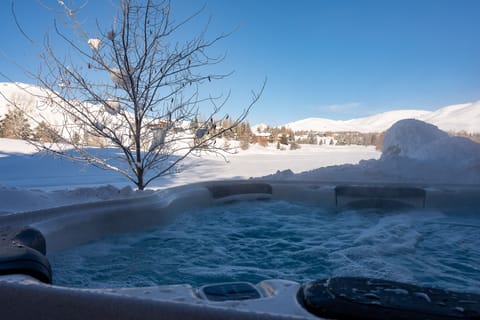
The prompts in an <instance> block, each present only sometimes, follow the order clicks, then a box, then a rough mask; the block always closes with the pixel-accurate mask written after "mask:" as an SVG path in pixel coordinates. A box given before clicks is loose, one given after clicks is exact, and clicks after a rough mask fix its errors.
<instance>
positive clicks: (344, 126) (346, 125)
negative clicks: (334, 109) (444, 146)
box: [285, 101, 480, 133]
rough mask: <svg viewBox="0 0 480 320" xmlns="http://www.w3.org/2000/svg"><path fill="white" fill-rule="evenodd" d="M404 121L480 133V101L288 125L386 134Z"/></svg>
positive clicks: (313, 128)
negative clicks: (434, 109)
mask: <svg viewBox="0 0 480 320" xmlns="http://www.w3.org/2000/svg"><path fill="white" fill-rule="evenodd" d="M402 119H418V120H422V121H425V122H428V123H431V124H433V125H435V126H437V127H438V128H440V129H442V130H444V131H454V132H460V131H466V132H468V133H480V101H477V102H472V103H465V104H458V105H452V106H447V107H444V108H441V109H438V110H436V111H425V110H395V111H388V112H384V113H380V114H376V115H373V116H370V117H365V118H358V119H352V120H330V119H323V118H307V119H303V120H299V121H295V122H290V123H287V124H285V127H287V128H290V129H292V130H294V131H300V130H306V131H320V132H325V131H331V132H340V131H358V132H365V133H366V132H383V131H385V130H387V129H388V128H390V127H391V126H392V125H393V124H394V123H395V122H397V121H399V120H402Z"/></svg>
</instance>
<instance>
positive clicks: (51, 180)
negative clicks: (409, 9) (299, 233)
mask: <svg viewBox="0 0 480 320" xmlns="http://www.w3.org/2000/svg"><path fill="white" fill-rule="evenodd" d="M19 86H21V84H11V83H8V84H5V83H3V84H2V83H0V91H2V93H3V94H4V95H5V96H6V97H7V99H12V100H15V101H16V102H17V103H20V104H22V105H25V106H30V107H33V106H34V105H35V103H36V102H35V101H36V100H35V99H33V98H32V96H31V95H28V94H26V93H25V92H24V91H21V90H20V91H19ZM29 90H30V91H34V92H35V95H37V96H40V97H45V94H46V93H45V91H42V90H41V89H39V88H37V87H33V86H32V87H30V89H29ZM1 99H2V97H1V96H0V100H1ZM7 104H8V103H5V101H3V103H2V101H0V116H1V115H3V114H4V113H5V112H6V111H5V107H6V106H7ZM46 113H47V112H43V116H46ZM412 115H414V117H413V118H425V119H429V120H430V122H432V123H440V124H441V126H442V127H444V128H447V129H445V130H452V128H454V129H455V131H459V129H462V130H465V131H471V132H478V130H479V128H480V127H478V123H480V118H479V116H480V102H476V103H470V104H463V105H455V106H449V107H446V108H442V109H440V110H438V111H436V112H429V111H419V110H416V111H405V110H404V111H392V112H387V113H384V114H380V115H377V116H374V117H369V118H363V119H355V120H349V121H343V122H339V121H334V120H328V121H324V122H323V124H322V125H321V126H320V127H319V126H318V124H315V126H316V127H315V128H316V129H317V130H327V129H328V130H336V131H338V130H341V129H346V128H348V130H357V131H364V130H366V128H368V130H367V131H372V130H380V129H382V128H384V127H385V126H387V125H389V126H391V128H390V129H389V130H388V131H387V132H386V134H385V137H384V143H383V149H382V153H380V152H378V151H376V150H375V148H374V147H364V146H329V145H321V146H320V145H302V148H301V149H299V150H277V149H276V147H275V144H271V145H270V146H269V147H266V148H264V147H261V146H259V145H252V146H251V147H250V148H249V149H248V150H245V151H244V150H239V152H238V153H236V154H231V155H227V159H228V162H226V161H225V160H224V159H223V158H222V157H219V156H213V155H203V156H202V157H191V158H188V159H186V161H184V162H183V163H182V164H181V165H180V166H179V168H178V169H179V170H178V172H176V173H174V174H172V175H170V176H165V177H162V178H161V179H159V180H157V181H155V183H154V184H152V185H150V188H151V190H155V189H159V188H168V187H171V186H175V185H182V184H189V183H193V182H198V181H206V180H222V179H248V178H251V177H257V178H258V179H273V180H279V179H282V180H306V181H318V182H335V183H338V182H362V183H377V182H382V183H414V184H469V185H471V184H475V185H480V145H479V144H477V143H474V142H472V141H471V140H468V139H466V138H460V137H451V136H449V135H448V134H447V133H446V132H444V131H442V130H440V129H439V128H438V127H436V126H435V125H432V124H428V123H425V122H423V121H420V120H414V119H406V120H401V121H398V122H397V118H399V117H400V118H402V117H407V116H412ZM452 119H453V120H452ZM315 121H316V120H315ZM315 121H314V120H312V121H311V123H316V122H315ZM308 123H309V120H308V119H307V120H304V122H303V123H300V122H299V123H298V125H299V126H301V127H302V128H303V129H308V126H307V124H308ZM329 126H330V127H329ZM319 128H320V129H319ZM362 128H363V129H362ZM360 129H361V130H360ZM385 129H386V128H385ZM382 130H383V129H382ZM97 152H101V153H102V154H103V153H104V154H105V155H106V156H108V155H109V156H114V154H115V153H117V152H118V150H115V149H98V151H97ZM0 172H1V176H0V214H8V213H14V212H20V211H30V210H37V209H43V208H50V207H56V206H63V205H69V204H75V203H82V202H92V201H98V200H107V199H119V198H126V197H135V196H138V195H141V194H145V193H144V192H139V191H135V190H134V189H132V184H131V183H130V182H129V181H127V180H126V179H125V178H123V177H122V176H120V175H119V174H116V173H114V172H111V171H104V170H101V169H98V168H95V167H91V166H88V165H84V164H79V163H75V162H71V161H69V160H66V159H61V158H58V157H55V156H52V155H48V154H43V153H37V152H36V151H35V149H34V148H33V147H32V146H31V145H29V144H28V143H26V142H24V141H20V140H9V139H0ZM151 190H150V192H151Z"/></svg>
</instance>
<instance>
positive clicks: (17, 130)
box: [0, 109, 32, 140]
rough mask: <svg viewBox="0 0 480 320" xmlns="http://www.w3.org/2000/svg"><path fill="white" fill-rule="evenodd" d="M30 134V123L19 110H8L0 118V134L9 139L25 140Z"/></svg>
mask: <svg viewBox="0 0 480 320" xmlns="http://www.w3.org/2000/svg"><path fill="white" fill-rule="evenodd" d="M31 135H32V129H30V124H29V123H28V120H27V118H26V117H25V115H24V113H23V111H21V110H17V109H14V110H10V111H8V113H7V114H6V115H5V118H4V119H2V120H0V136H1V137H4V138H10V139H23V140H27V139H28V138H30V136H31Z"/></svg>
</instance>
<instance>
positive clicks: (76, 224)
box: [0, 180, 480, 319]
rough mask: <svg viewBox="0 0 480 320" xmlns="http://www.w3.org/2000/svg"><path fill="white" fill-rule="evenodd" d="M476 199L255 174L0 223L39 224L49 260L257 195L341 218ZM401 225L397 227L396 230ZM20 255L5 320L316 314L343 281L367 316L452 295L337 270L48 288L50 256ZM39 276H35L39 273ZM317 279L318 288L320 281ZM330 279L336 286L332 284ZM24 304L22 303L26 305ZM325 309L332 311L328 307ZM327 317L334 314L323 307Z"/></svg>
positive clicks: (439, 189) (436, 189)
mask: <svg viewBox="0 0 480 320" xmlns="http://www.w3.org/2000/svg"><path fill="white" fill-rule="evenodd" d="M479 196H480V188H476V187H468V186H419V185H417V186H407V185H352V184H346V185H334V184H315V183H311V182H282V181H274V182H273V181H270V182H269V181H262V182H258V181H253V180H251V181H233V182H208V183H198V184H193V185H188V186H182V187H176V188H171V189H168V190H163V191H159V192H157V193H155V194H153V195H149V196H146V197H143V198H137V199H133V200H132V199H128V200H121V201H105V202H99V203H90V204H84V205H75V206H70V207H62V208H55V209H50V210H41V211H36V212H27V213H19V214H15V215H10V216H7V217H5V218H4V219H3V221H2V226H3V227H6V226H9V228H11V230H12V228H13V230H14V228H15V227H22V226H26V225H28V226H30V227H31V228H33V229H34V230H38V231H39V232H40V233H41V234H42V235H43V236H44V238H45V240H46V248H47V250H48V254H47V257H55V256H56V255H58V254H62V252H66V251H68V250H69V248H73V247H78V246H79V245H82V244H84V243H87V242H90V241H92V240H95V239H100V238H104V237H108V236H112V235H116V234H122V233H127V232H128V233H131V232H135V231H140V230H142V229H146V228H150V227H152V226H153V225H164V224H169V223H170V222H171V221H173V220H174V219H175V218H176V217H177V216H178V215H179V214H180V213H183V212H187V211H190V212H191V211H192V210H197V209H199V208H207V207H212V206H216V205H220V204H222V205H223V204H225V203H230V202H235V201H249V202H248V205H252V206H255V203H256V202H254V201H259V200H267V201H287V202H295V203H305V204H307V205H308V206H313V207H314V206H317V205H318V206H320V205H321V206H322V208H326V209H328V210H330V211H331V212H336V211H342V212H345V211H347V213H346V214H348V210H369V209H381V210H383V211H385V212H387V214H388V212H390V211H392V212H393V211H395V212H398V210H405V209H407V208H409V209H414V211H413V212H416V211H415V210H438V209H440V210H443V211H445V210H446V211H452V210H453V211H462V212H463V211H465V210H467V211H472V212H474V214H477V213H479V209H478V208H480V197H479ZM342 214H345V213H342ZM387 219H388V218H387ZM479 221H480V219H479ZM392 223H395V221H393V222H392ZM477 225H480V223H477ZM405 231H406V230H400V232H405ZM367 233H368V232H367ZM367 233H365V234H364V236H363V237H364V238H363V239H362V241H367V242H368V241H370V240H371V239H368V234H367ZM13 238H15V236H13ZM33 238H35V237H33ZM365 238H366V240H365ZM15 239H16V240H15V241H16V242H15V243H16V244H17V245H18V244H19V243H20V242H21V243H23V242H27V246H28V244H31V243H34V245H33V246H34V247H35V248H34V249H35V250H36V251H39V252H40V253H41V252H42V248H41V245H39V244H38V241H37V240H38V239H37V240H35V241H36V242H35V241H33V240H32V236H30V237H26V236H25V235H23V236H22V237H17V238H15ZM19 239H20V240H19ZM7 240H8V239H7ZM7 240H6V241H7ZM22 241H23V242H22ZM32 241H33V242H32ZM373 241H378V239H373ZM20 245H22V244H20ZM38 246H40V247H38ZM389 246H390V245H389ZM390 247H391V246H390ZM37 249H38V250H37ZM25 259H27V260H28V259H30V260H29V264H27V265H29V266H30V265H32V263H33V265H34V267H33V269H34V270H35V272H26V271H25V270H27V269H29V268H28V267H24V266H25V265H26V262H25V261H24V262H23V264H21V265H22V268H17V269H18V270H17V271H15V266H13V267H12V268H10V269H12V270H14V271H8V270H9V269H8V268H7V267H5V268H4V270H7V271H4V272H3V273H4V274H6V275H4V276H3V277H2V280H3V284H2V286H0V290H3V292H2V293H0V296H1V297H2V298H1V299H2V300H3V301H2V305H4V306H5V307H6V309H5V308H4V309H5V310H6V311H5V312H7V313H6V314H11V315H12V316H19V317H28V316H29V315H32V316H33V315H36V316H37V317H38V315H44V316H45V318H50V319H51V318H55V317H56V318H64V317H65V315H66V314H68V315H69V317H71V316H72V315H73V317H78V318H85V317H87V316H88V317H90V318H91V317H94V318H95V317H96V318H129V317H134V318H135V317H138V318H143V319H144V318H148V317H160V316H162V317H165V318H225V317H231V318H266V319H270V318H272V319H273V318H297V317H300V318H316V316H315V315H322V313H318V312H317V309H322V307H318V304H317V302H318V301H317V300H318V299H317V300H315V299H316V298H318V296H319V294H323V293H322V292H320V293H319V290H318V288H326V287H329V286H330V285H331V286H332V288H331V289H329V291H328V292H329V293H328V294H327V296H331V295H332V292H334V291H335V292H337V291H338V292H340V293H339V294H338V296H339V297H346V296H348V294H347V293H346V292H345V291H342V290H343V289H341V288H345V286H346V285H347V286H348V284H351V285H352V288H351V290H353V289H355V290H357V291H358V290H360V289H359V288H360V287H362V286H367V287H366V289H364V292H363V293H362V294H363V295H362V296H361V297H363V299H364V300H365V297H370V298H368V299H370V300H368V299H367V300H368V301H367V302H365V301H363V300H362V298H360V299H359V300H358V299H357V300H356V299H353V300H352V301H359V303H358V305H359V306H360V307H361V308H360V309H359V310H363V311H355V312H360V313H362V314H365V313H372V312H374V313H376V314H378V315H379V317H380V318H381V315H382V313H381V310H380V311H379V310H378V309H368V308H367V309H366V308H365V306H369V307H370V308H374V307H377V308H378V306H381V305H388V304H389V303H391V301H390V302H389V301H385V300H381V299H383V298H382V297H384V296H385V297H387V296H388V295H392V294H393V295H402V294H403V295H402V297H404V298H405V297H406V296H408V294H405V292H407V293H408V292H417V293H418V294H416V295H412V297H411V298H413V299H417V300H418V299H420V301H422V300H423V301H426V303H429V304H432V299H444V298H445V297H446V296H448V297H449V299H453V298H452V297H451V296H450V294H451V293H450V292H443V291H442V292H437V291H435V290H436V289H431V290H434V291H428V292H427V291H425V290H427V289H422V288H421V287H416V286H415V285H411V284H403V283H401V282H388V280H389V279H385V278H386V276H382V278H383V279H384V280H385V281H386V282H383V283H382V284H379V283H378V281H380V280H376V281H377V282H372V283H373V286H374V288H373V289H372V290H373V291H371V290H370V289H371V288H368V286H369V284H370V282H368V281H370V280H371V278H370V277H363V278H356V277H354V278H351V277H352V276H358V274H351V275H348V274H345V275H344V274H340V276H343V277H336V278H335V279H334V280H332V281H328V282H327V281H326V280H325V281H324V280H321V281H320V280H319V281H316V282H315V281H306V282H303V279H302V278H301V277H300V278H296V279H274V278H273V279H263V280H261V281H259V282H250V281H248V280H249V279H248V278H247V279H236V281H229V282H226V283H205V284H203V285H201V284H195V285H192V284H190V283H178V284H168V285H165V284H164V285H156V286H155V285H149V286H148V287H136V286H133V287H122V286H119V287H116V288H111V287H110V288H107V287H105V288H73V287H70V286H58V285H55V281H54V284H53V285H51V284H46V283H48V282H49V277H50V280H51V277H52V275H49V274H48V267H49V262H48V260H44V258H42V257H41V255H40V258H30V257H27V258H25ZM45 259H48V258H45ZM34 260H35V261H34ZM32 261H34V262H32ZM479 262H480V261H479ZM54 266H55V264H54ZM477 266H478V265H477ZM37 269H38V270H37ZM476 270H477V271H478V274H479V275H478V281H480V270H479V269H476ZM27 271H28V270H27ZM474 272H475V271H474ZM52 273H53V279H55V273H56V271H55V268H53V271H52ZM39 274H40V276H38V275H39ZM42 274H43V276H42ZM394 278H395V277H394ZM298 279H302V281H298ZM365 279H370V280H365ZM363 280H365V281H363ZM390 280H391V279H390ZM394 280H398V279H394ZM322 281H323V282H322ZM319 283H320V284H321V285H318V284H319ZM334 285H335V286H336V287H335V288H336V289H333V286H334ZM354 287H356V288H354ZM312 288H313V289H312ZM338 288H340V289H338ZM379 288H380V289H382V290H383V291H382V292H383V293H382V294H379V293H378V290H380V289H379ZM453 289H456V288H455V287H454V288H453ZM375 290H376V291H375ZM422 290H423V291H422ZM429 290H430V289H429ZM357 291H355V292H354V291H352V292H351V293H352V295H353V296H356V295H358V294H357ZM456 291H458V290H456ZM467 291H468V290H467ZM312 292H314V295H313V301H314V302H312V299H310V298H312ZM372 292H374V293H372ZM7 293H8V294H7ZM422 293H423V295H422ZM465 294H466V295H467V296H466V297H467V298H468V299H470V300H468V299H466V298H465V297H463V296H462V299H463V300H468V301H477V302H478V300H475V299H478V292H466V293H465ZM305 297H306V298H305ZM374 297H377V298H378V299H376V298H374ZM439 297H440V298H439ZM441 297H443V298H441ZM309 299H310V300H309ZM397 300H398V299H397ZM417 300H408V299H406V300H405V299H404V302H403V304H404V305H415V304H418V305H420V304H419V302H418V301H417ZM428 300H430V301H428ZM460 300H461V299H460ZM460 300H458V299H457V300H452V301H454V302H455V303H456V304H457V305H456V306H454V307H453V311H451V310H450V309H451V308H450V309H449V310H450V311H449V312H450V315H453V316H455V317H460V318H461V317H465V316H469V315H471V314H470V313H469V312H478V306H476V305H475V304H472V303H467V304H466V305H464V304H461V303H460V302H459V301H460ZM463 300H462V301H463ZM322 301H323V300H322ZM348 301H350V300H348ZM412 301H417V302H412ZM439 301H440V300H439ZM433 302H435V301H433ZM322 303H326V302H322ZM328 303H331V301H328ZM328 303H327V304H328ZM335 303H336V302H335ZM354 304H355V303H354ZM26 305H28V307H25V306H26ZM337 305H338V304H337ZM418 305H417V307H418ZM471 305H473V306H474V307H471ZM422 306H423V305H422ZM446 306H447V307H449V306H450V304H446ZM397 307H398V308H401V306H400V305H396V308H397ZM329 308H330V309H335V308H332V307H331V306H330V307H329ZM345 308H349V309H351V310H354V307H353V304H347V305H346V306H345ZM362 308H363V309H362ZM421 308H424V307H421ZM421 308H420V309H421ZM442 308H443V307H442ZM445 308H446V307H445ZM455 308H457V309H455ZM472 308H473V309H472ZM475 308H477V309H475ZM340 309H342V308H340ZM424 309H425V308H424ZM424 309H422V310H424ZM307 310H308V311H307ZM372 310H374V311H372ZM415 310H416V314H417V315H420V314H421V313H420V311H418V310H419V309H418V308H417V309H415ZM425 310H427V311H428V310H429V309H428V308H427V309H425ZM425 310H424V311H425ZM444 311H445V310H443V311H442V312H444ZM432 312H433V311H432ZM435 312H437V311H435ZM438 312H440V311H438ZM452 312H453V313H452ZM360 313H357V314H360ZM399 314H400V313H399ZM439 314H440V313H439ZM326 315H327V316H330V317H331V316H332V315H331V314H328V313H327V314H326ZM346 317H348V315H347V316H346Z"/></svg>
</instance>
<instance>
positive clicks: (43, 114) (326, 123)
mask: <svg viewBox="0 0 480 320" xmlns="http://www.w3.org/2000/svg"><path fill="white" fill-rule="evenodd" d="M47 95H48V91H46V90H44V89H42V88H39V87H36V86H32V85H27V84H22V83H9V82H3V83H0V118H2V117H3V115H4V114H5V113H7V112H8V109H9V105H10V104H11V103H10V102H13V101H15V103H17V104H18V105H20V106H22V107H23V108H24V110H26V111H27V113H28V115H29V116H31V117H35V118H36V119H39V118H40V119H41V118H43V119H45V120H48V122H50V123H55V124H61V123H62V120H63V117H62V116H61V115H60V114H59V113H58V112H55V110H53V109H52V108H49V107H48V106H47V105H46V104H45V97H46V96H47ZM42 100H43V101H42ZM409 118H411V119H418V120H422V121H425V122H428V123H431V124H433V125H436V126H437V127H439V128H440V129H442V130H444V131H453V132H459V131H466V132H467V133H480V101H476V102H471V103H465V104H458V105H451V106H446V107H443V108H440V109H438V110H436V111H425V110H394V111H388V112H384V113H380V114H376V115H372V116H369V117H365V118H358V119H351V120H331V119H324V118H307V119H303V120H298V121H295V122H290V123H287V124H285V127H287V128H290V129H292V130H294V131H300V130H306V131H318V132H326V131H330V132H342V131H358V132H364V133H367V132H383V131H385V130H387V129H388V128H390V127H391V126H392V125H393V124H394V123H395V122H397V121H399V120H402V119H409ZM266 126H267V125H266V124H259V125H256V126H253V127H252V129H253V130H254V131H256V128H257V127H260V128H264V127H266Z"/></svg>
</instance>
